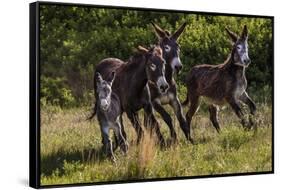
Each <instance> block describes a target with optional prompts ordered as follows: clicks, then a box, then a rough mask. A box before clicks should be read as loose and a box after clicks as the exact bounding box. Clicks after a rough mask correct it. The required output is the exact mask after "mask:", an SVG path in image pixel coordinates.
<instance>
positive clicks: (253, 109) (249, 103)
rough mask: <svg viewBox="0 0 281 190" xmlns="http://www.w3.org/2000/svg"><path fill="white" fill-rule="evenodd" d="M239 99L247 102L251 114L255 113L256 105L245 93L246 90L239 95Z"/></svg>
mask: <svg viewBox="0 0 281 190" xmlns="http://www.w3.org/2000/svg"><path fill="white" fill-rule="evenodd" d="M240 100H241V101H242V102H243V103H245V104H247V105H248V107H249V109H250V111H251V114H252V115H255V113H256V110H257V107H256V104H255V103H254V101H253V100H252V99H251V98H250V97H249V95H248V94H247V92H244V93H243V94H242V95H241V96H240Z"/></svg>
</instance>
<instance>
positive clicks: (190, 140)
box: [188, 137, 195, 145]
mask: <svg viewBox="0 0 281 190" xmlns="http://www.w3.org/2000/svg"><path fill="white" fill-rule="evenodd" d="M188 141H189V142H190V143H191V144H192V145H194V144H195V143H194V140H193V138H191V137H189V139H188Z"/></svg>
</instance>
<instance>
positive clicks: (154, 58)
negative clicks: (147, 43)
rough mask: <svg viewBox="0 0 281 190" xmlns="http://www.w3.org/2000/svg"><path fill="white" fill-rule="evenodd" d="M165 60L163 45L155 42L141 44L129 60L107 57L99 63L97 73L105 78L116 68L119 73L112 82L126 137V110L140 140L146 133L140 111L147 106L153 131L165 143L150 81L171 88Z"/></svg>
mask: <svg viewBox="0 0 281 190" xmlns="http://www.w3.org/2000/svg"><path fill="white" fill-rule="evenodd" d="M165 64H166V63H165V60H164V59H163V57H162V49H161V48H160V46H153V47H151V48H150V49H146V48H144V47H141V46H139V47H138V52H137V53H136V54H135V55H133V56H132V57H131V58H130V59H129V60H128V61H127V62H123V61H122V60H120V59H116V58H106V59H104V60H102V61H101V62H100V63H99V64H98V65H97V66H96V70H95V73H100V74H101V75H102V76H103V79H104V80H109V79H110V77H111V73H112V72H113V71H114V72H115V73H116V75H115V80H114V81H113V83H112V92H114V93H115V94H116V95H117V96H118V97H119V99H120V104H121V116H120V124H121V130H122V134H123V136H124V138H125V139H126V133H125V131H124V126H123V121H122V113H123V112H126V114H127V116H128V118H129V120H130V121H131V122H132V124H133V127H134V128H135V130H136V133H137V142H138V143H139V142H140V140H141V138H142V136H143V130H142V128H141V123H140V120H139V115H138V111H139V110H140V109H142V108H143V109H144V114H146V115H147V119H148V121H147V122H148V123H149V126H148V127H150V131H153V132H154V131H155V132H156V134H157V137H158V140H159V142H160V143H161V144H162V145H163V144H164V139H163V136H162V134H161V133H160V129H159V124H158V122H157V120H156V118H155V116H154V113H153V106H152V103H151V98H150V91H149V88H148V85H147V83H148V82H149V83H151V84H154V85H155V86H156V87H157V90H158V91H159V92H160V93H164V92H166V91H167V89H168V88H169V84H168V83H167V81H166V79H165ZM95 76H96V74H95ZM95 81H96V77H95V78H94V84H96V82H95ZM94 89H95V96H96V98H98V97H97V93H96V92H97V85H94ZM96 107H97V106H96V105H95V106H94V110H93V114H92V116H91V117H93V116H94V114H95V112H96ZM91 117H90V118H91Z"/></svg>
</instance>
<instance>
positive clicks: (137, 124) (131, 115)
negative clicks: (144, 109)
mask: <svg viewBox="0 0 281 190" xmlns="http://www.w3.org/2000/svg"><path fill="white" fill-rule="evenodd" d="M127 116H128V118H129V120H130V121H131V122H132V124H133V127H134V129H135V130H136V133H137V143H138V144H139V143H140V141H141V139H142V137H143V130H142V128H141V125H140V121H139V116H138V114H137V113H135V112H131V111H129V112H127Z"/></svg>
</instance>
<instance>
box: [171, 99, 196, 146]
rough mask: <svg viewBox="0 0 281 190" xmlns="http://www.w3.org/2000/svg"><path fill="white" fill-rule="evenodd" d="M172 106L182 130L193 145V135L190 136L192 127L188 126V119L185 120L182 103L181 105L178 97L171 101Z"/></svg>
mask: <svg viewBox="0 0 281 190" xmlns="http://www.w3.org/2000/svg"><path fill="white" fill-rule="evenodd" d="M170 105H171V106H172V108H173V110H174V112H175V114H176V116H177V119H178V121H179V124H180V128H181V129H182V131H183V133H184V135H185V137H186V139H187V140H188V141H190V142H191V143H193V139H192V138H191V135H190V125H188V124H187V122H186V119H185V118H184V115H183V111H182V107H181V103H180V101H179V99H178V97H175V98H174V99H173V100H172V101H171V104H170Z"/></svg>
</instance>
